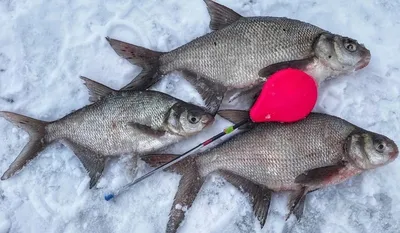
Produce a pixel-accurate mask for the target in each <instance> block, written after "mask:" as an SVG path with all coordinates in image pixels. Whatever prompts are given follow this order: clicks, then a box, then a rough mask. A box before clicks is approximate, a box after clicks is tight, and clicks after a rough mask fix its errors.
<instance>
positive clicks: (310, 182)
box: [294, 162, 346, 186]
mask: <svg viewBox="0 0 400 233" xmlns="http://www.w3.org/2000/svg"><path fill="white" fill-rule="evenodd" d="M345 166H346V164H345V163H343V162H340V163H338V164H336V165H332V166H326V167H320V168H315V169H311V170H308V171H305V172H303V173H302V174H300V175H298V176H297V177H296V178H295V180H294V182H295V183H297V184H301V185H304V186H314V185H320V184H321V183H323V182H325V181H326V180H328V179H330V178H331V177H333V176H335V175H337V174H338V173H339V171H340V170H341V169H343V168H344V167H345Z"/></svg>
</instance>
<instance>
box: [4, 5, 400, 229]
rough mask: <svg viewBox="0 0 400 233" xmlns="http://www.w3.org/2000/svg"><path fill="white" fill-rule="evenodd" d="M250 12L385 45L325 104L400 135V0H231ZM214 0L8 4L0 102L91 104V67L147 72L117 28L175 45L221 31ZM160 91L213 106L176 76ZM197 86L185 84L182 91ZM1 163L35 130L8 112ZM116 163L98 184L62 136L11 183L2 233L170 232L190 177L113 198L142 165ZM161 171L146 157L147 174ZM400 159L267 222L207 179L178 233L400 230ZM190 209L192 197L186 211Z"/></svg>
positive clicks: (67, 107) (9, 105)
mask: <svg viewBox="0 0 400 233" xmlns="http://www.w3.org/2000/svg"><path fill="white" fill-rule="evenodd" d="M219 2H220V3H222V4H224V5H226V6H228V7H230V8H232V9H233V10H235V11H237V12H238V13H240V14H242V15H245V16H253V15H271V16H285V17H290V18H296V19H300V20H303V21H307V22H310V23H313V24H315V25H317V26H320V27H322V28H325V29H327V30H329V31H331V32H334V33H338V34H342V35H346V36H349V37H352V38H356V39H357V40H358V41H359V42H361V43H364V44H365V45H366V46H367V47H368V48H369V49H370V50H371V53H372V60H371V63H370V65H369V66H368V67H366V68H365V69H363V70H361V71H359V72H356V73H354V74H351V75H347V76H346V77H341V78H339V79H335V80H330V81H328V82H326V83H325V84H324V85H322V87H321V89H320V93H319V95H320V98H319V102H318V104H317V106H316V108H315V109H316V111H321V112H326V113H329V114H332V115H336V116H340V117H342V118H344V119H346V120H348V121H350V122H353V123H355V124H357V125H359V126H361V127H363V128H366V129H368V130H372V131H375V132H378V133H382V134H385V135H387V136H389V137H391V138H393V139H394V140H395V141H396V142H397V143H400V136H399V135H400V134H399V132H400V124H399V117H400V112H399V109H400V93H399V91H400V88H399V87H400V86H399V76H400V58H399V53H400V44H399V42H398V38H399V37H400V19H399V17H398V12H399V11H400V2H399V1H396V0H369V1H365V0H353V1H347V0H335V1H333V0H331V1H323V0H303V1H300V0H279V1H278V0H268V1H267V0H266V1H261V0H259V1H252V0H249V1H239V0H220V1H219ZM209 20H210V19H209V16H208V13H207V10H206V7H205V4H204V3H203V1H201V0H196V1H194V0H193V1H179V0H169V1H162V0H135V1H128V0H118V1H115V0H114V1H111V0H103V1H88V0H80V1H77V0H71V1H44V0H29V1H27V0H18V1H15V0H8V1H0V22H1V23H0V45H1V46H0V110H7V111H13V112H18V113H20V114H25V115H28V116H31V117H34V118H38V119H42V120H56V119H58V118H60V117H62V116H64V115H66V114H68V113H70V112H71V111H74V110H76V109H78V108H81V107H83V106H85V105H86V104H88V103H89V101H88V93H87V90H86V89H85V86H84V85H83V84H82V81H81V80H80V79H79V76H80V75H84V76H87V77H89V78H92V79H94V80H96V81H99V82H101V83H104V84H106V85H109V86H110V87H113V88H119V87H122V86H123V85H125V84H126V83H128V82H129V81H130V80H131V79H132V78H133V77H134V76H135V75H136V74H138V73H139V71H140V68H138V67H135V66H133V65H131V64H130V63H128V62H127V61H124V60H123V59H121V58H119V57H118V56H117V55H116V54H115V53H114V51H113V50H112V49H111V47H110V46H109V45H108V43H107V42H106V40H105V39H104V38H105V37H106V36H110V37H114V38H117V39H120V40H124V41H127V42H130V43H134V44H137V45H141V46H144V47H147V48H150V49H155V50H160V51H169V50H171V49H173V48H176V47H178V46H180V45H182V44H185V43H187V42H189V41H190V40H192V39H194V38H196V37H199V36H201V35H204V34H205V33H207V32H209V31H210V30H209V29H208V23H209ZM155 88H156V89H158V90H161V91H164V92H167V93H169V94H172V95H174V96H176V97H178V98H182V99H184V100H186V101H191V102H194V103H199V104H201V103H202V102H201V100H200V98H199V95H198V93H196V92H195V91H193V88H191V87H190V86H189V85H188V84H187V83H185V82H184V81H182V79H180V78H179V77H177V76H176V75H171V76H170V77H168V78H167V79H165V80H164V81H163V82H162V83H160V84H159V85H158V86H157V87H155ZM182 90H184V91H182ZM226 125H228V123H227V122H226V121H223V120H218V122H217V124H216V125H215V126H214V127H213V128H211V129H208V130H205V131H204V132H202V133H201V134H200V135H199V136H198V137H195V138H193V139H191V140H189V141H186V142H184V143H180V144H178V145H175V146H174V147H173V148H174V149H175V150H178V149H179V150H178V151H177V152H184V151H185V150H187V149H189V148H191V147H192V146H193V145H196V144H197V143H200V142H202V141H203V140H205V139H207V138H208V137H209V136H212V135H214V134H215V133H217V132H219V130H221V129H222V128H224V126H226ZM0 132H1V134H0V142H1V146H0V173H3V172H4V171H5V170H6V169H7V168H8V166H9V165H10V164H11V162H12V161H13V160H14V159H15V157H16V156H17V155H18V153H19V152H20V151H21V150H22V148H23V146H24V145H25V144H26V143H27V141H28V135H27V134H26V133H25V132H23V131H22V130H20V129H18V128H15V127H14V126H12V125H11V124H10V123H8V122H7V121H6V120H4V119H0ZM127 161H128V160H127V159H120V160H118V159H117V160H113V161H111V162H110V163H109V164H108V166H107V167H106V169H105V172H104V175H103V177H102V178H101V179H100V182H99V183H98V185H97V188H96V189H93V190H89V189H88V183H89V179H88V177H87V175H86V173H85V171H84V168H83V166H82V165H81V163H80V162H79V161H78V159H77V157H76V156H75V155H73V153H72V152H71V151H70V150H68V149H67V148H66V147H64V146H62V145H61V144H55V145H52V146H50V147H49V148H47V149H46V150H45V151H44V152H43V153H41V154H40V155H39V156H38V157H37V158H36V159H35V160H34V161H32V162H31V163H30V164H29V165H27V166H26V167H25V168H24V169H23V170H22V171H21V172H20V173H18V174H17V175H15V176H14V177H12V178H10V179H8V180H5V181H1V182H0V233H6V232H11V233H17V232H24V233H26V232H35V233H36V232H65V233H70V232H71V233H72V232H96V233H97V232H116V233H117V232H140V233H156V232H164V231H165V227H166V223H167V221H168V213H169V210H170V208H171V205H172V199H173V197H174V195H175V192H176V190H177V186H178V182H179V178H180V177H179V176H178V175H175V174H171V173H167V172H163V173H159V174H156V175H154V176H153V177H151V178H149V179H148V180H146V181H145V182H142V183H140V184H139V185H137V186H136V187H135V188H134V189H131V190H129V191H128V192H126V193H124V194H123V195H121V196H119V197H118V198H116V199H115V200H113V201H111V202H105V201H104V199H103V195H104V194H105V193H106V192H107V191H109V190H113V189H115V188H118V187H121V186H122V185H124V184H125V183H127V182H129V181H132V180H133V179H134V178H135V175H134V174H136V173H135V171H134V170H135V169H133V167H134V164H129V163H128V162H127ZM146 171H148V168H147V167H145V166H144V164H143V163H139V167H138V169H137V175H138V176H139V175H141V174H144V173H145V172H146ZM399 180H400V162H399V160H397V161H395V162H393V163H392V164H389V165H388V166H386V167H384V168H378V169H376V170H374V171H369V172H366V173H365V174H363V175H360V176H357V177H354V178H353V179H351V180H349V181H348V182H345V183H342V184H340V185H337V186H334V187H329V188H326V189H322V190H320V191H316V192H314V193H312V194H309V195H308V198H307V202H306V210H305V213H304V218H303V219H302V220H301V221H300V222H296V221H295V220H294V219H293V218H291V219H289V220H288V222H285V221H284V218H285V215H286V211H287V209H286V201H287V195H286V194H284V193H281V194H276V195H274V200H273V202H272V203H271V208H270V212H269V217H268V219H267V223H266V225H265V227H264V228H263V229H261V228H260V224H259V223H258V221H257V220H256V219H255V218H254V216H253V214H252V210H251V205H250V204H249V202H248V199H247V196H246V195H243V194H241V193H240V192H239V191H238V190H236V189H235V188H233V186H232V185H230V184H229V183H225V182H223V181H221V179H219V178H218V177H214V178H210V179H209V181H208V182H207V183H206V184H205V185H204V186H203V188H202V190H201V192H200V193H199V196H198V198H197V199H196V201H195V202H194V204H193V206H192V208H189V209H188V210H187V211H186V219H185V221H184V223H183V224H182V225H181V228H180V229H179V232H182V233H183V232H227V233H228V232H229V233H236V232H271V233H272V232H273V233H277V232H294V233H305V232H307V233H313V232H333V233H355V232H385V233H391V232H393V233H394V232H398V229H399V228H400V218H399V216H400V182H398V181H399ZM183 208H185V207H183Z"/></svg>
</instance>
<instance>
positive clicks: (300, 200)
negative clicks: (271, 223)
mask: <svg viewBox="0 0 400 233" xmlns="http://www.w3.org/2000/svg"><path fill="white" fill-rule="evenodd" d="M307 193H308V189H307V187H302V188H301V189H300V190H297V191H294V192H292V193H291V194H290V199H289V203H288V209H289V213H288V214H287V215H286V219H285V221H287V220H288V219H289V217H290V215H292V214H294V216H295V217H296V218H297V221H300V219H301V217H302V216H303V212H304V204H305V200H306V194H307Z"/></svg>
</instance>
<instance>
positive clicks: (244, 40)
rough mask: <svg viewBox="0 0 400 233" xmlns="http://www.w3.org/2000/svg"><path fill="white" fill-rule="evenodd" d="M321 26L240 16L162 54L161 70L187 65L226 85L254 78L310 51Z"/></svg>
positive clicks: (269, 18) (305, 56)
mask: <svg viewBox="0 0 400 233" xmlns="http://www.w3.org/2000/svg"><path fill="white" fill-rule="evenodd" d="M322 32H324V30H323V29H321V28H319V27H316V26H313V25H311V24H308V23H304V22H301V21H298V20H293V19H287V18H279V17H251V18H244V17H243V18H240V19H239V20H238V21H236V22H234V23H232V24H231V25H229V26H227V27H225V28H222V29H220V30H217V31H214V32H211V33H209V34H207V35H205V36H202V37H200V38H197V39H195V40H193V41H191V42H189V43H187V44H185V45H183V46H181V47H179V48H177V49H175V50H173V51H171V52H170V53H167V54H164V55H163V56H161V72H162V73H167V72H170V71H172V70H176V69H187V70H191V71H193V72H196V73H198V74H199V75H201V76H203V77H207V78H209V79H210V80H212V81H214V82H217V83H220V84H223V85H225V86H234V87H244V86H247V85H249V84H253V83H255V82H257V80H258V79H259V78H260V77H259V76H258V71H259V70H261V69H262V68H263V67H266V66H268V65H271V64H274V63H278V62H283V61H291V60H299V59H304V58H307V57H310V56H311V55H312V45H313V42H314V41H315V39H316V38H317V37H318V36H319V34H321V33H322Z"/></svg>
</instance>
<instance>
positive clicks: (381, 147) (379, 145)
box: [375, 142, 385, 153]
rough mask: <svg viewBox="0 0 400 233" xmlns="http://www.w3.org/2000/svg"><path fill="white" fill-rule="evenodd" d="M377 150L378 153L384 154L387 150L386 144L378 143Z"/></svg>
mask: <svg viewBox="0 0 400 233" xmlns="http://www.w3.org/2000/svg"><path fill="white" fill-rule="evenodd" d="M375 149H376V150H377V151H378V152H380V153H382V152H383V151H384V149H385V144H384V143H383V142H377V143H376V144H375Z"/></svg>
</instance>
